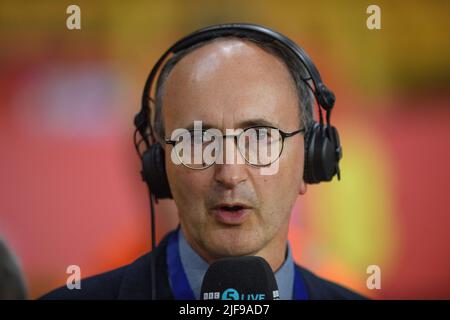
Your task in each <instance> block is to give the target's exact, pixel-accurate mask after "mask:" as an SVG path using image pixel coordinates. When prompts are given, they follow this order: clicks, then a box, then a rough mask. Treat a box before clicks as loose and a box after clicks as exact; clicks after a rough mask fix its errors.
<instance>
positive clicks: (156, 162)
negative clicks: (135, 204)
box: [134, 23, 342, 199]
mask: <svg viewBox="0 0 450 320" xmlns="http://www.w3.org/2000/svg"><path fill="white" fill-rule="evenodd" d="M227 36H234V37H245V38H250V39H252V38H258V39H262V40H264V41H269V42H275V43H276V44H277V45H278V46H279V47H280V49H282V50H283V51H285V52H289V53H291V55H293V56H294V57H296V58H297V59H298V60H299V61H300V62H301V63H302V64H303V66H304V67H305V68H306V70H307V71H308V73H309V78H306V79H302V80H303V81H304V82H305V83H306V84H307V86H308V87H309V88H310V89H311V90H312V92H313V93H314V97H315V99H316V102H317V105H318V110H319V116H320V118H319V121H314V122H313V124H312V125H311V126H310V127H309V128H307V130H306V134H305V166H304V173H303V179H304V181H305V182H306V183H309V184H314V183H319V182H322V181H330V180H331V179H332V178H333V177H334V176H335V175H337V177H338V180H340V169H339V161H340V160H341V158H342V147H341V144H340V141H339V134H338V131H337V129H336V128H335V127H333V126H331V124H330V117H331V110H332V109H333V106H334V103H335V100H336V98H335V96H334V94H333V92H332V91H331V90H329V89H328V88H327V87H326V86H325V84H324V83H323V82H322V79H321V78H320V74H319V71H318V70H317V68H316V67H315V65H314V64H313V62H312V60H311V59H310V58H309V56H308V55H307V54H306V53H305V52H304V51H303V50H302V49H301V48H300V47H299V46H297V45H296V44H295V43H294V42H293V41H292V40H290V39H288V38H287V37H285V36H284V35H282V34H280V33H278V32H276V31H273V30H271V29H268V28H265V27H263V26H259V25H254V24H241V23H239V24H234V23H233V24H220V25H214V26H210V27H207V28H203V29H200V30H198V31H196V32H194V33H192V34H190V35H188V36H186V37H184V38H182V39H181V40H179V41H178V42H176V43H175V44H174V45H172V46H171V47H170V48H169V49H168V50H167V51H166V52H165V53H164V54H163V55H162V56H161V57H160V58H159V60H158V61H157V63H156V64H155V66H154V67H153V69H152V71H151V72H150V75H149V76H148V78H147V81H146V82H145V86H144V91H143V94H142V103H141V110H140V111H139V112H138V113H137V114H136V116H135V118H134V125H135V127H136V130H135V132H134V144H135V147H136V151H137V153H138V155H139V157H140V158H141V161H142V171H141V176H142V180H144V181H145V182H146V183H147V185H148V187H149V190H150V196H151V197H152V196H153V197H155V198H156V199H158V198H159V199H163V198H172V194H171V191H170V186H169V182H168V179H167V174H166V167H165V159H164V149H163V148H162V146H161V144H160V143H158V142H156V140H155V138H154V134H153V128H152V125H151V109H150V105H149V102H150V101H151V91H152V86H153V84H154V83H155V81H156V79H157V77H156V75H157V73H158V71H159V70H160V69H161V67H162V65H163V62H164V61H165V60H166V59H167V57H168V56H169V55H170V54H176V53H178V52H180V51H182V50H184V49H187V48H190V47H192V46H194V45H197V44H199V43H202V42H205V41H209V40H212V39H215V38H219V37H227ZM309 80H311V81H312V83H313V84H314V88H312V86H311V85H310V84H309V82H308V81H309ZM322 109H324V110H325V112H326V123H324V121H323V116H322ZM138 134H139V135H140V139H138ZM150 138H151V139H150ZM150 140H151V141H150ZM141 143H145V147H146V149H145V150H144V152H141V151H140V145H141Z"/></svg>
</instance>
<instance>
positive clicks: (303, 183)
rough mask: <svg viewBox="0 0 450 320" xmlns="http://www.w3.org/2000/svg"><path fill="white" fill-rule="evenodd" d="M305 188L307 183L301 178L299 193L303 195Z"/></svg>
mask: <svg viewBox="0 0 450 320" xmlns="http://www.w3.org/2000/svg"><path fill="white" fill-rule="evenodd" d="M307 189H308V187H307V184H306V182H305V180H303V178H302V181H301V182H300V190H299V192H298V193H299V194H301V195H304V194H305V193H306V191H307Z"/></svg>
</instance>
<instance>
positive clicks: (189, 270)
mask: <svg viewBox="0 0 450 320" xmlns="http://www.w3.org/2000/svg"><path fill="white" fill-rule="evenodd" d="M178 239H179V244H178V248H179V250H180V258H181V263H182V265H183V269H184V271H185V273H186V276H187V279H188V281H189V285H190V286H191V288H192V291H193V292H194V295H195V298H196V299H197V300H199V299H200V291H201V287H202V282H203V277H204V276H205V274H206V270H207V269H208V266H209V265H208V263H207V262H206V261H205V260H203V258H202V257H200V256H199V255H198V253H197V252H195V251H194V249H192V247H191V246H190V245H189V243H188V242H187V241H186V238H185V237H184V234H183V232H182V231H181V228H180V229H179V230H178ZM275 279H276V281H277V285H278V290H279V292H280V299H281V300H292V298H293V289H294V260H293V258H292V253H291V247H290V245H289V243H288V244H287V255H286V259H285V260H284V262H283V264H282V265H281V268H279V269H278V271H277V272H275Z"/></svg>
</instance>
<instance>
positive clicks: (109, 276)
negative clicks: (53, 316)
mask: <svg viewBox="0 0 450 320" xmlns="http://www.w3.org/2000/svg"><path fill="white" fill-rule="evenodd" d="M172 232H174V231H172ZM167 238H168V235H166V237H165V238H164V239H163V240H162V241H161V243H160V244H159V245H158V246H157V247H156V249H155V251H154V252H150V253H147V254H145V255H143V256H142V257H140V258H139V259H137V260H136V261H134V262H133V263H131V264H129V265H126V266H124V267H121V268H118V269H115V270H112V271H109V272H105V273H102V274H100V275H96V276H93V277H90V278H87V279H83V280H81V289H79V290H77V289H73V290H69V289H68V288H67V287H66V286H64V287H61V288H59V289H56V290H54V291H51V292H50V293H47V294H46V295H44V296H43V297H41V299H48V300H53V299H88V300H93V299H150V298H151V283H150V281H151V280H150V278H151V277H150V268H151V267H150V256H151V255H153V257H154V258H155V259H156V261H155V265H156V292H157V296H156V297H157V299H163V300H173V295H172V292H171V289H170V285H169V280H168V274H167V265H166V247H167ZM295 267H296V268H297V269H299V271H300V273H301V274H302V276H303V279H304V282H305V285H306V287H307V290H308V293H309V298H310V299H364V297H362V296H360V295H359V294H356V293H354V292H352V291H350V290H348V289H346V288H344V287H341V286H339V285H337V284H335V283H333V282H330V281H327V280H324V279H322V278H319V277H318V276H316V275H314V274H313V273H311V272H310V271H308V270H306V269H305V268H302V267H300V266H299V265H295Z"/></svg>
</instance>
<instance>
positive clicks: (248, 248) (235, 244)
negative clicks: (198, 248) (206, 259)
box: [205, 230, 262, 258]
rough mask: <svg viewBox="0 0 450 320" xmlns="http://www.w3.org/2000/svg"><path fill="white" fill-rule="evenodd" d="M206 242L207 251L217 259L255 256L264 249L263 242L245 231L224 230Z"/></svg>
mask: <svg viewBox="0 0 450 320" xmlns="http://www.w3.org/2000/svg"><path fill="white" fill-rule="evenodd" d="M205 240H206V239H205ZM206 241H207V242H206V246H207V250H208V251H209V252H210V253H212V254H213V255H214V256H215V257H217V258H225V257H234V256H246V255H253V254H255V253H256V252H258V251H260V250H261V249H262V248H261V247H262V244H261V240H260V239H258V237H256V236H255V235H252V234H249V233H248V232H245V231H243V230H223V231H222V232H219V233H215V234H214V235H213V236H211V237H209V238H208V240H206Z"/></svg>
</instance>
